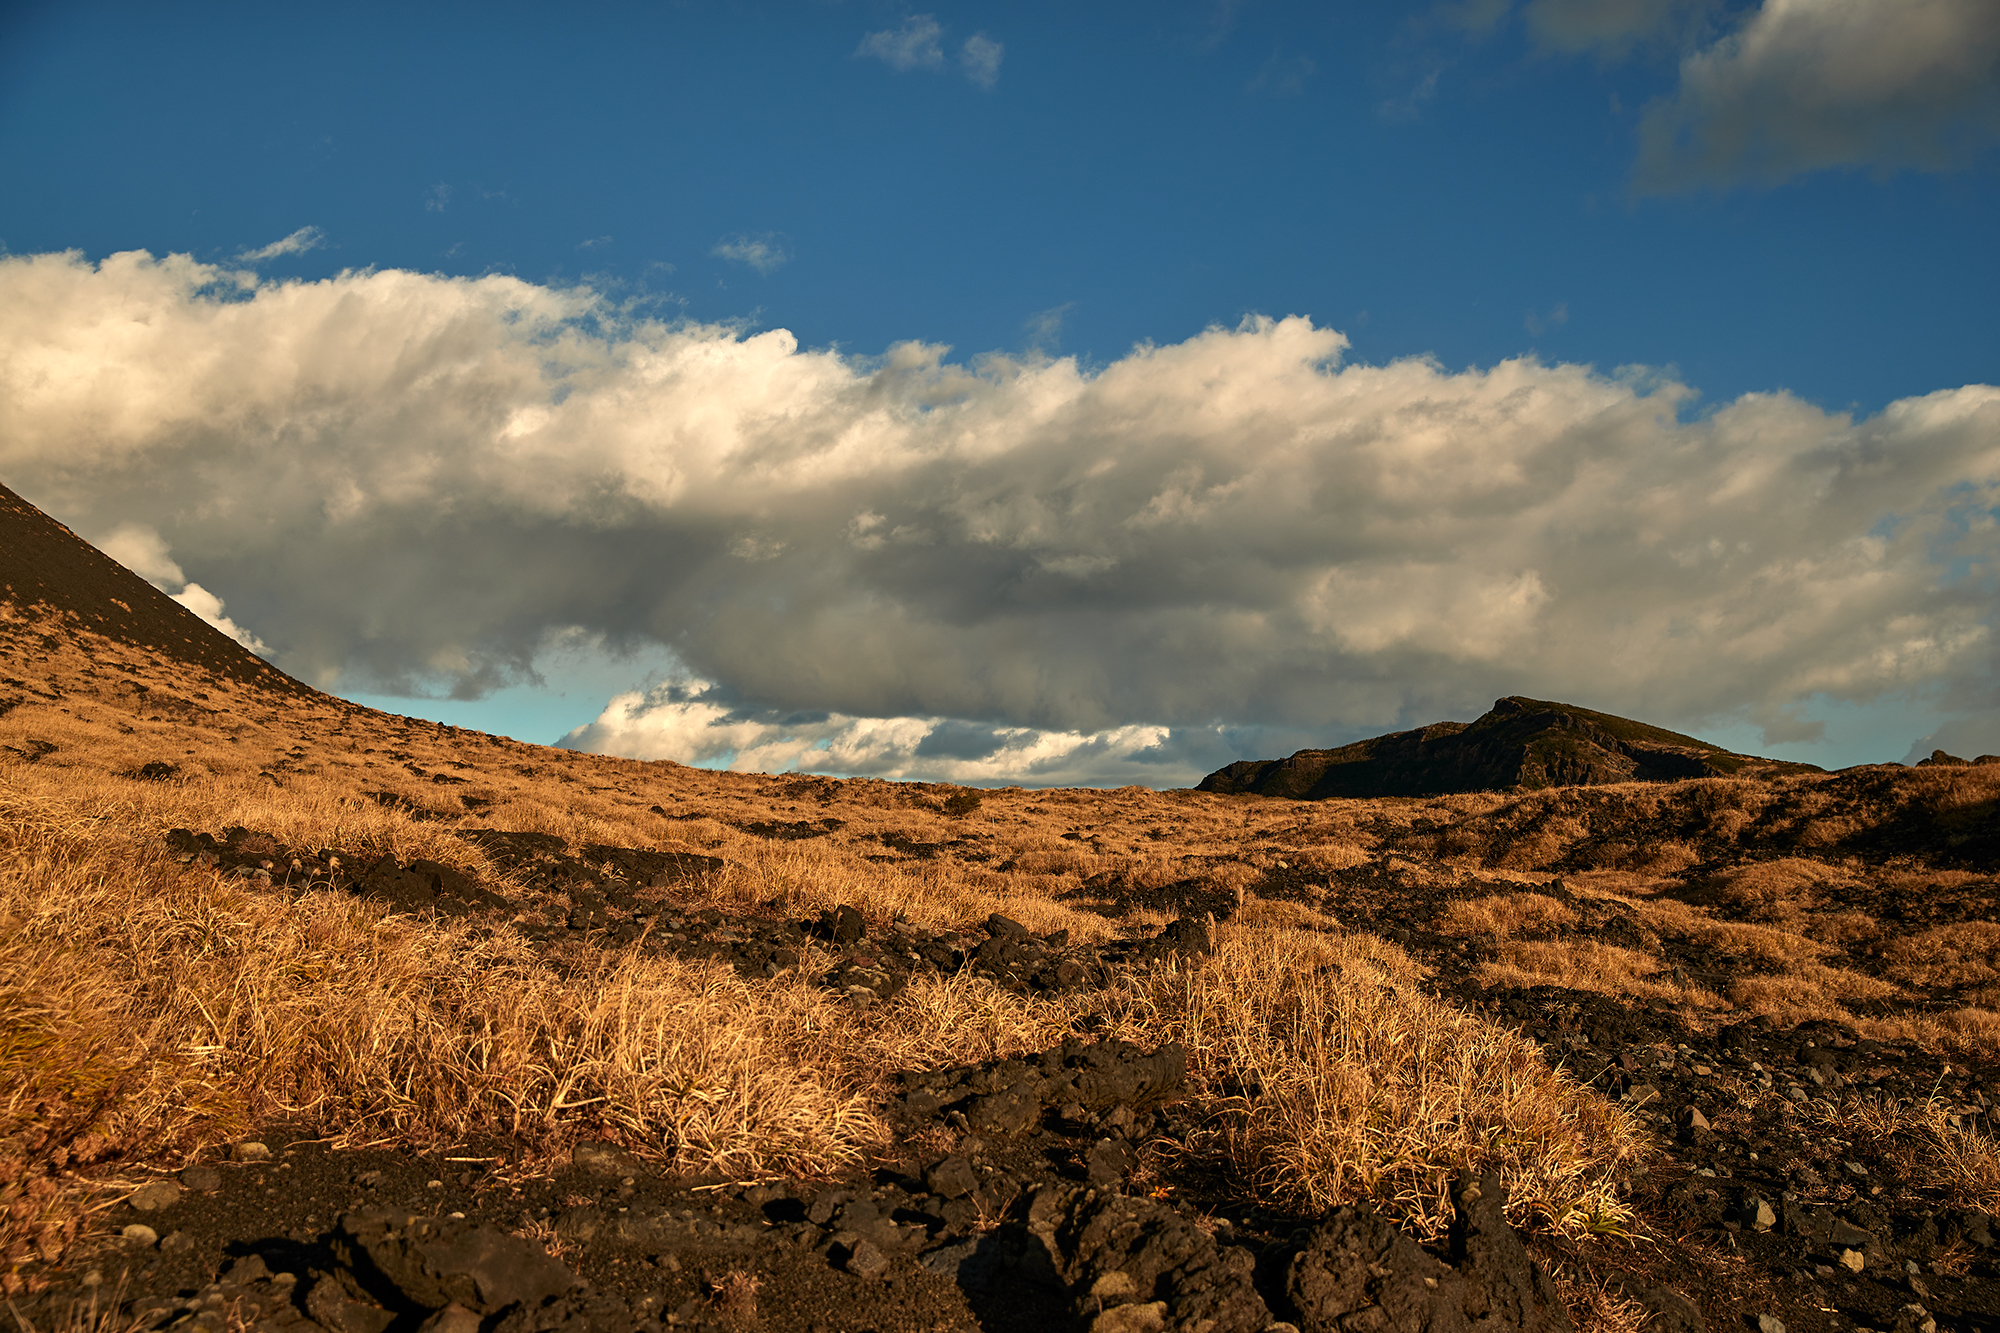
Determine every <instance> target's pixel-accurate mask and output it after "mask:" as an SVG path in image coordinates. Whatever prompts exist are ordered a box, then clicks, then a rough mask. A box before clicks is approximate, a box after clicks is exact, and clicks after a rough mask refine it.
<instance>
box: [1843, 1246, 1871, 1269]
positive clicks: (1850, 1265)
mask: <svg viewBox="0 0 2000 1333" xmlns="http://www.w3.org/2000/svg"><path fill="white" fill-rule="evenodd" d="M1867 1263H1868V1260H1867V1259H1866V1258H1864V1257H1863V1256H1862V1253H1861V1251H1859V1250H1842V1251H1841V1252H1840V1266H1841V1267H1842V1268H1845V1269H1846V1270H1847V1271H1848V1272H1850V1273H1859V1272H1860V1271H1861V1270H1862V1269H1863V1268H1864V1267H1866V1266H1867Z"/></svg>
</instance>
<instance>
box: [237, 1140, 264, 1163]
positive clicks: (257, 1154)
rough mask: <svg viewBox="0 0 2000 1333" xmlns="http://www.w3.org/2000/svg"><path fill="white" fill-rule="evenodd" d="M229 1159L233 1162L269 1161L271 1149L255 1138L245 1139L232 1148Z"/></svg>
mask: <svg viewBox="0 0 2000 1333" xmlns="http://www.w3.org/2000/svg"><path fill="white" fill-rule="evenodd" d="M229 1160H230V1161H232V1162H268V1161H270V1160H271V1150H270V1149H269V1148H268V1147H266V1146H265V1145H264V1144H261V1143H259V1142H257V1141H256V1140H255V1139H245V1140H244V1141H243V1142H241V1143H239V1144H236V1145H235V1146H233V1147H231V1148H230V1150H229Z"/></svg>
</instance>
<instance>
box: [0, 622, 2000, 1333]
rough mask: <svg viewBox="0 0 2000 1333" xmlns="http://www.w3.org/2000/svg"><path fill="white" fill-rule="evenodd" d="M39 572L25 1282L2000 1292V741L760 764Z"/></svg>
mask: <svg viewBox="0 0 2000 1333" xmlns="http://www.w3.org/2000/svg"><path fill="white" fill-rule="evenodd" d="M141 586H143V585H141ZM149 591H150V590H149ZM128 600H130V599H129V598H128ZM0 617H4V619H0V844H4V854H3V855H0V1198H4V1216H3V1217H0V1247H4V1248H3V1249H0V1252H3V1253H4V1260H0V1282H4V1285H5V1288H6V1310H7V1314H6V1315H5V1316H4V1317H5V1318H8V1319H12V1320H14V1321H15V1322H16V1323H17V1324H18V1325H19V1326H20V1327H21V1328H24V1329H37V1330H49V1329H65V1328H66V1329H83V1328H90V1329H100V1328H101V1329H137V1328H155V1327H170V1326H171V1327H181V1328H190V1329H194V1328H213V1329H223V1328H273V1329H275V1328H286V1329H299V1330H310V1329H313V1328H322V1329H329V1330H335V1333H359V1331H362V1330H365V1331H366V1333H385V1330H390V1329H415V1328H419V1327H422V1328H425V1329H428V1330H442V1329H454V1330H458V1329H463V1330H470V1329H476V1328H484V1329H489V1330H490V1329H500V1328H505V1329H510V1330H526V1329H556V1328H562V1329H585V1328H606V1329H613V1328H618V1329H624V1328H641V1327H643V1328H653V1327H669V1326H678V1327H701V1326H709V1327H717V1328H736V1329H743V1328H768V1329H773V1330H791V1329H799V1330H807V1329H826V1330H836V1329H838V1330H856V1331H858V1330H863V1329H877V1330H884V1331H886V1330H903V1329H909V1330H918V1329H923V1330H931V1329H958V1328H987V1329H1014V1328H1019V1329H1050V1328H1070V1327H1074V1328H1079V1329H1081V1328H1090V1329H1094V1330H1096V1331H1097V1333H1120V1331H1121V1330H1141V1329H1147V1330H1150V1329H1169V1328H1171V1329H1183V1328H1184V1329H1189V1330H1197V1329H1199V1330H1203V1331H1204V1333H1225V1331H1226V1330H1234V1329H1243V1330H1262V1329H1265V1328H1267V1327H1273V1326H1278V1325H1282V1324H1290V1325H1293V1326H1296V1327H1298V1328H1304V1329H1307V1330H1315V1329H1333V1328H1341V1329H1360V1328H1376V1327H1395V1328H1410V1329H1418V1328H1438V1329H1444V1328H1457V1327H1459V1326H1461V1325H1463V1326H1465V1327H1467V1328H1471V1327H1479V1328H1482V1329H1491V1330H1497V1329H1502V1328H1523V1329H1526V1328H1536V1329H1540V1328H1545V1327H1546V1328H1562V1327H1565V1326H1570V1325H1574V1326H1579V1327H1585V1328H1597V1329H1621V1330H1622V1329H1636V1328H1640V1327H1654V1328H1661V1329H1686V1328H1700V1327H1711V1328H1732V1327H1747V1328H1762V1329H1763V1330H1764V1333H1772V1330H1771V1328H1770V1325H1769V1324H1768V1323H1765V1324H1760V1322H1759V1321H1760V1319H1762V1320H1772V1319H1775V1320H1779V1321H1781V1322H1782V1323H1783V1324H1784V1326H1785V1327H1786V1328H1787V1329H1790V1330H1793V1331H1794V1333H1808V1331H1814V1330H1821V1329H1828V1330H1832V1329H1841V1330H1845V1329H1850V1328H1875V1329H1885V1330H1886V1329H1899V1330H1903V1329H1907V1330H1911V1331H1912V1333H1924V1330H1928V1329H1932V1328H1945V1329H1985V1328H1994V1327H2000V1252H1996V1250H1995V1248H1994V1236H1993V1223H1992V1220H1991V1214H1992V1213H1993V1211H1994V1210H1995V1209H1996V1208H1997V1207H2000V1148H1996V1144H1995V1140H1994V1138H1993V1137H1992V1134H1993V1125H1992V1120H1991V1116H1990V1112H1991V1108H1992V1099H1993V1098H1994V1097H1996V1096H2000V1085H1997V1084H1996V1083H1995V1078H1996V1075H2000V1061H1996V1041H2000V1014H1996V1012H1995V1010H1996V1009H2000V926H1996V925H1995V923H1994V899H1995V884H1996V878H1995V875H1996V871H1997V870H2000V812H1996V802H1997V801H2000V765H1978V766H1973V765H1968V766H1940V767H1926V768H1923V769H1903V768H1899V767H1894V766H1880V767H1871V768H1864V769H1857V770H1849V771H1846V772H1843V773H1837V774H1827V775H1801V776H1794V777H1784V778H1777V779H1767V780H1747V779H1736V778H1706V779H1700V780H1694V781H1686V782H1679V783H1632V784H1624V785H1617V786H1607V787H1594V788H1558V789H1553V790H1548V791H1541V792H1534V793H1527V794H1510V793H1505V792H1497V793H1479V794H1473V795H1464V796H1452V797H1442V798H1435V799H1383V800H1372V801H1340V800H1334V801H1323V802H1297V801H1289V800H1282V799H1272V798H1264V797H1254V796H1213V795H1206V794H1200V793H1194V792H1186V791H1177V792H1152V791H1146V790H1141V789H1136V788H1127V789H1123V790H1118V791H1089V790H1070V791H1029V790H1019V789H1009V790H1001V791H987V792H976V791H969V790H964V789H956V788H947V787H936V786H925V785H921V784H893V783H886V782H879V781H864V780H855V781H833V780H826V779H820V778H807V777H799V776H762V775H748V774H724V773H713V772H706V771H700V770H694V769H689V768H685V767H681V766H677V765H674V764H670V763H641V762H635V761H628V760H620V759H613V758H607V757H601V756H591V755H582V754H576V753H571V752H566V751H560V750H554V749H550V748H546V747H540V746H532V745H525V744H520V743H517V742H514V741H510V740H505V739H502V738H496V737H491V736H485V735H479V734H474V733H469V732H463V731H458V730H454V729H452V728H448V727H441V726H436V725H433V724H430V723H426V722H420V721H416V720H412V719H409V718H401V717H394V716H390V715H385V714H381V713H376V712H372V711H370V710H366V709H362V708H358V707H355V706H353V705H349V704H346V703H344V702H342V701H340V700H337V699H334V698H331V697H329V696H326V695H322V694H318V693H316V692H314V691H310V690H307V689H305V688H304V687H302V686H298V685H297V684H296V683H294V682H290V681H282V680H280V681H277V682H275V683H274V681H273V680H272V679H271V678H268V677H266V676H264V675H263V674H261V673H260V672H259V671H258V670H256V669H255V668H248V669H246V668H243V667H241V666H240V665H235V666H232V665H231V664H230V662H229V661H228V660H227V654H220V655H219V656H216V655H213V654H211V656H209V657H204V656H203V655H202V654H197V653H192V652H180V651H177V650H176V648H175V646H174V645H171V644H168V643H165V642H153V643H148V642H145V641H143V640H139V639H135V637H134V636H132V635H130V634H126V635H124V636H122V637H121V634H120V632H119V627H118V626H117V625H113V624H104V625H101V626H99V627H98V628H96V629H93V628H91V627H90V626H89V625H88V624H86V623H84V622H83V621H81V620H80V619H79V618H78V617H77V616H75V615H74V614H65V613H62V612H60V611H57V610H51V609H50V608H49V607H47V606H44V605H39V604H36V603H33V602H31V601H30V600H28V599H25V598H21V597H19V595H18V594H17V600H15V601H12V602H8V603H5V604H4V605H0ZM156 637H157V636H156ZM211 647H212V645H211ZM218 664H220V665H218ZM225 667H227V668H229V669H223V668H225Z"/></svg>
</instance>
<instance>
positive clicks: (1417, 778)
mask: <svg viewBox="0 0 2000 1333" xmlns="http://www.w3.org/2000/svg"><path fill="white" fill-rule="evenodd" d="M1820 771H1821V770H1819V769H1818V768H1815V767H1814V766H1813V765H1811V764H1791V763H1785V762H1783V761H1781V760H1776V759H1760V758H1758V757H1757V756H1755V755H1745V754H1736V753H1734V752H1733V751H1730V750H1725V749H1723V748H1722V747H1721V746H1719V745H1710V744H1709V743H1708V742H1707V741H1699V740H1696V739H1695V738H1694V737H1692V736H1683V735H1681V734H1680V733H1679V732H1677V731H1668V730H1666V729H1664V728H1662V727H1653V726H1648V725H1647V724H1645V723H1644V722H1634V721H1632V720H1631V719H1630V718H1623V717H1614V716H1613V715H1611V714H1610V713H1598V712H1593V711H1592V710H1591V709H1588V708H1578V707H1576V706H1575V705H1573V704H1561V703H1548V702H1545V701H1543V700H1540V699H1523V698H1521V697H1520V696H1518V695H1510V696H1508V697H1507V698H1505V699H1501V700H1498V701H1497V702H1495V703H1494V705H1493V709H1492V711H1491V712H1489V713H1487V714H1486V715H1485V716H1484V717H1482V718H1480V719H1479V720H1478V721H1477V722H1470V723H1467V722H1434V723H1432V724H1431V725H1430V726H1428V727H1419V728H1418V729H1416V730H1415V731H1396V732H1391V733H1390V734H1389V735H1387V736H1376V737H1374V738H1373V739H1371V740H1365V741H1356V742H1354V744H1352V745H1343V746H1341V747H1340V748H1338V749H1334V750H1300V751H1299V752H1298V753H1297V754H1295V755H1293V756H1292V757H1291V758H1289V759H1245V760H1241V761H1239V762H1237V763H1234V764H1231V765H1229V766H1228V767H1227V768H1222V769H1218V770H1216V771H1215V772H1213V773H1211V774H1209V775H1208V776H1207V777H1205V778H1203V779H1202V780H1201V784H1200V786H1199V787H1198V788H1196V790H1198V791H1207V792H1217V793H1221V794H1224V795H1227V794H1230V793H1235V792H1253V793H1255V794H1257V795H1259V796H1285V797H1290V798H1292V799H1294V800H1307V801H1317V800H1323V799H1325V798H1327V797H1333V796H1345V797H1366V796H1439V795H1443V794H1445V793H1448V792H1464V791H1499V790H1504V789H1507V788H1522V789H1533V788H1538V787H1594V786H1599V785H1601V784H1604V783H1608V782H1674V781H1679V780H1681V779H1684V778H1707V777H1732V776H1743V777H1751V776H1755V777H1765V776H1770V775H1772V774H1774V773H1817V772H1820Z"/></svg>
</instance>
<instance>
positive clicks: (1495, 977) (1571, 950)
mask: <svg viewBox="0 0 2000 1333" xmlns="http://www.w3.org/2000/svg"><path fill="white" fill-rule="evenodd" d="M1499 954H1500V956H1499V959H1498V961H1495V962H1486V963H1481V964H1480V966H1479V980H1480V984H1482V985H1486V986H1567V987H1569V988H1570V989H1572V990H1582V991H1594V992H1596V993H1597V994H1600V995H1638V996H1644V997H1646V998H1648V999H1660V1000H1672V1001H1675V1002H1678V1003H1682V1004H1688V1005H1694V1006H1697V1007H1699V1008H1704V1009H1710V1008H1715V1007H1717V1006H1718V1005H1719V1004H1720V1001H1719V1000H1717V999H1716V998H1715V997H1714V996H1712V995H1710V994H1709V993H1708V992H1706V991H1704V990H1701V989H1700V988H1698V987H1693V986H1686V985H1681V984H1677V983H1674V982H1672V981H1660V980H1657V978H1658V976H1659V974H1660V972H1661V970H1662V969H1661V965H1660V961H1659V959H1657V958H1654V957H1653V956H1652V955H1651V954H1644V953H1640V952H1638V951H1637V950H1636V949H1621V948H1619V947H1618V946H1617V945H1615V944H1603V943H1600V942H1598V941H1596V940H1581V941H1577V940H1565V941H1562V942H1560V943H1558V942H1556V941H1552V940H1511V941H1508V942H1506V943H1504V944H1502V945H1501V947H1500V951H1499Z"/></svg>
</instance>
